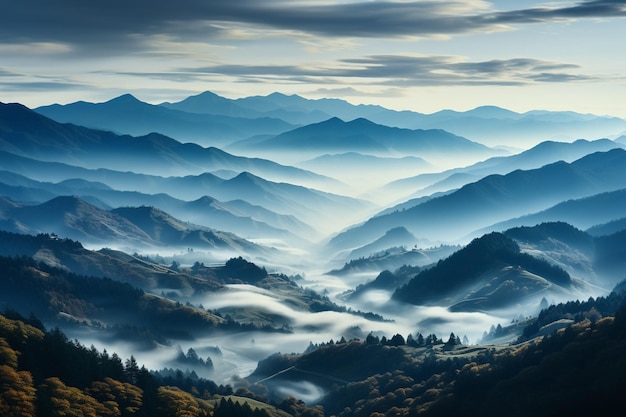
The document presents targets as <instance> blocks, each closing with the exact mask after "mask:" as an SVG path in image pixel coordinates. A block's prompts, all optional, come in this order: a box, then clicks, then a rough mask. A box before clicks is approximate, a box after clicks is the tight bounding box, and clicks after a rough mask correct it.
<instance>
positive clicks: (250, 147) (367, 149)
mask: <svg viewBox="0 0 626 417" xmlns="http://www.w3.org/2000/svg"><path fill="white" fill-rule="evenodd" d="M227 149H229V150H235V151H240V152H241V151H246V152H251V151H253V152H257V153H258V152H262V153H268V152H299V153H304V154H305V155H306V154H310V153H318V154H322V153H329V152H361V153H373V154H383V155H407V154H411V155H419V156H421V157H425V158H426V159H429V157H430V158H437V159H441V158H442V157H443V156H444V155H446V156H448V157H454V156H457V157H458V156H461V155H465V156H467V155H474V156H476V155H479V156H483V155H490V154H491V155H493V154H494V153H498V151H495V150H492V149H489V148H487V147H486V146H484V145H481V144H479V143H477V142H472V141H469V140H467V139H465V138H462V137H459V136H456V135H453V134H451V133H449V132H446V131H444V130H441V129H431V130H410V129H405V128H397V127H388V126H384V125H380V124H376V123H373V122H371V121H369V120H367V119H363V118H358V119H354V120H352V121H349V122H345V121H343V120H341V119H339V118H337V117H333V118H331V119H328V120H325V121H323V122H320V123H314V124H310V125H306V126H303V127H300V128H296V129H294V130H291V131H288V132H285V133H281V134H279V135H276V136H274V137H269V138H266V137H253V138H251V139H244V140H242V141H239V142H235V143H233V144H232V145H229V146H228V147H227Z"/></svg>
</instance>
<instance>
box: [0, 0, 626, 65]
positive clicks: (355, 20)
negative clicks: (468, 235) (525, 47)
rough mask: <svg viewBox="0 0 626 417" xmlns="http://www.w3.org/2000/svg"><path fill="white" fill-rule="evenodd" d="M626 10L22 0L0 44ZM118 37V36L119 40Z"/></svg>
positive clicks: (398, 31)
mask: <svg viewBox="0 0 626 417" xmlns="http://www.w3.org/2000/svg"><path fill="white" fill-rule="evenodd" d="M624 16H626V5H625V4H624V2H623V1H606V0H604V1H602V0H591V1H580V2H577V3H575V4H574V5H571V6H567V7H565V6H560V3H559V5H557V6H542V7H533V8H526V9H519V10H508V11H498V10H494V9H493V8H490V7H489V4H488V3H486V2H483V1H390V0H381V1H368V2H362V1H358V2H342V3H337V2H319V1H315V2H313V1H297V2H294V1H278V0H270V1H263V2H260V1H253V0H239V1H236V2H234V1H231V0H212V1H202V0H180V1H177V2H171V1H168V2H154V1H150V0H134V1H131V2H129V1H122V0H109V1H106V2H85V1H83V0H59V1H54V2H51V1H49V0H21V1H14V2H7V4H4V5H3V10H2V17H0V39H3V42H4V43H24V42H34V43H37V42H53V43H61V44H69V45H75V46H79V47H83V51H84V50H85V49H84V47H87V46H98V47H99V49H98V52H100V53H106V52H107V50H108V49H115V50H118V49H119V48H125V49H129V50H130V49H132V48H134V47H141V45H142V43H143V42H146V41H148V40H149V37H150V36H153V35H171V36H174V37H176V38H178V39H180V40H183V39H185V40H190V39H203V40H204V41H209V40H211V39H215V38H218V37H220V36H227V35H228V32H229V30H238V31H239V33H240V34H241V33H244V32H245V29H246V27H248V28H253V27H254V29H255V30H257V29H258V28H259V27H261V28H267V29H275V30H280V31H295V32H300V33H307V34H312V35H322V36H330V37H365V38H369V37H384V38H389V37H428V36H438V35H439V36H441V35H444V36H446V35H455V34H464V33H472V32H489V31H499V30H505V29H508V28H510V27H512V26H515V25H521V24H530V23H542V22H555V21H566V20H576V19H586V18H616V17H624ZM122 41H124V43H120V42H122Z"/></svg>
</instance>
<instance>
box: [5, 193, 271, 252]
mask: <svg viewBox="0 0 626 417" xmlns="http://www.w3.org/2000/svg"><path fill="white" fill-rule="evenodd" d="M4 215H5V216H7V217H9V218H10V219H11V221H10V222H6V221H5V222H3V223H0V225H2V226H3V227H4V229H5V230H8V231H11V232H23V233H30V234H38V233H53V234H56V235H58V236H60V237H63V238H69V239H74V240H79V241H83V242H85V243H87V244H90V245H100V246H104V245H112V246H124V245H129V246H130V247H138V248H141V247H143V248H149V247H152V248H153V249H155V248H157V247H166V246H168V247H172V248H176V247H178V248H180V247H184V248H188V247H195V248H198V249H205V250H207V249H209V250H211V249H219V250H226V251H231V253H233V254H236V253H254V252H257V253H263V252H264V251H265V250H264V249H263V248H262V247H260V246H258V245H254V244H253V243H251V242H249V241H246V240H244V239H242V238H240V237H238V236H235V235H233V234H230V233H226V232H220V231H214V230H211V229H209V228H206V227H202V226H197V225H194V224H191V223H186V222H182V221H180V220H178V219H176V218H174V217H172V216H170V215H169V214H167V213H165V212H163V211H161V210H159V209H156V208H154V207H145V206H144V207H135V208H131V207H125V208H118V209H115V210H103V209H100V208H98V207H96V206H94V205H92V204H89V203H87V202H86V201H84V200H82V199H80V198H78V197H74V196H71V197H70V196H61V197H56V198H54V199H52V200H49V201H47V202H45V203H42V204H39V205H33V206H28V205H21V206H17V207H13V208H12V209H10V210H5V211H4Z"/></svg>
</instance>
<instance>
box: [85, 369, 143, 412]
mask: <svg viewBox="0 0 626 417" xmlns="http://www.w3.org/2000/svg"><path fill="white" fill-rule="evenodd" d="M87 392H88V393H89V394H90V395H92V396H93V397H94V398H95V399H97V400H98V401H100V402H101V403H103V404H108V405H110V406H115V407H116V408H117V409H118V415H120V416H122V417H126V416H133V415H135V414H136V413H137V412H138V411H139V410H140V409H141V406H142V394H143V391H142V390H141V389H140V388H137V387H136V386H134V385H132V384H129V383H127V382H120V381H117V380H115V379H113V378H105V379H104V381H95V382H93V383H92V384H91V388H89V389H88V390H87Z"/></svg>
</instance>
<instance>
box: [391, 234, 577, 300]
mask: <svg viewBox="0 0 626 417" xmlns="http://www.w3.org/2000/svg"><path fill="white" fill-rule="evenodd" d="M583 290H588V288H586V287H585V286H584V285H583V284H582V283H581V282H575V281H573V280H572V278H571V277H570V276H569V274H568V273H567V272H565V271H564V270H563V269H561V268H559V267H556V266H554V265H552V264H550V263H548V262H547V261H544V260H540V259H538V258H535V257H533V256H530V255H528V254H525V253H522V252H521V251H520V248H519V246H518V245H517V244H516V243H515V242H514V241H513V240H511V239H510V238H508V237H506V236H505V235H503V234H500V233H495V232H494V233H491V234H488V235H484V236H482V237H480V238H477V239H475V240H473V241H472V242H471V243H470V244H469V245H467V246H466V247H465V248H463V249H461V250H459V251H458V252H455V253H454V254H452V255H451V256H450V257H448V258H447V259H445V260H443V261H440V262H439V263H438V264H437V265H436V266H434V267H432V268H430V269H426V270H424V271H422V272H420V273H419V274H417V276H415V277H414V278H413V279H411V280H410V281H409V282H408V283H407V284H406V285H405V286H403V287H400V288H398V289H397V290H396V291H395V292H394V294H393V299H395V300H397V301H402V302H406V303H411V304H417V305H448V306H451V307H450V308H451V309H452V310H454V311H474V310H493V309H499V308H505V307H507V306H510V305H516V304H525V303H533V302H535V301H538V300H535V299H536V298H537V297H542V296H545V295H546V294H548V293H549V294H550V295H551V296H553V297H554V296H557V297H560V298H562V297H566V296H572V295H573V294H578V293H580V294H583V293H584V291H583Z"/></svg>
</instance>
